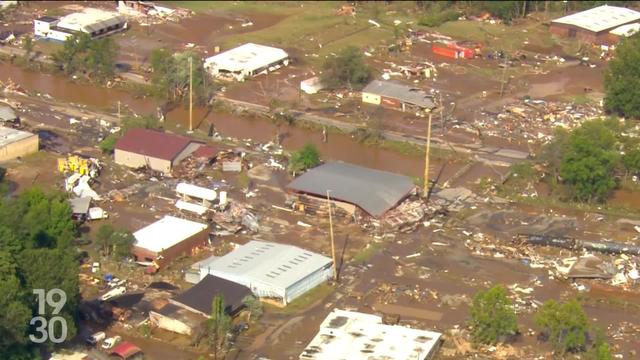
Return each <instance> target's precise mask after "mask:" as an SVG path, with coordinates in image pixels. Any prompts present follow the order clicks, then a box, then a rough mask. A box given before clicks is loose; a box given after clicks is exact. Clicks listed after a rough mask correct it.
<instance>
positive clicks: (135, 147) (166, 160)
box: [114, 129, 205, 175]
mask: <svg viewBox="0 0 640 360" xmlns="http://www.w3.org/2000/svg"><path fill="white" fill-rule="evenodd" d="M202 146H205V145H204V143H202V142H200V141H197V140H194V139H191V138H188V137H185V136H180V135H175V134H169V133H165V132H161V131H157V130H150V129H131V130H129V131H127V133H126V134H124V135H123V136H122V137H121V138H120V139H118V141H117V142H116V145H115V148H114V160H115V162H116V164H120V165H125V166H128V167H132V168H142V167H147V168H149V169H151V170H154V171H159V172H162V173H164V174H165V175H169V174H170V173H171V169H172V168H173V167H174V166H175V165H177V164H178V163H180V161H182V160H184V159H185V158H186V157H188V156H189V155H191V154H192V153H194V152H195V151H196V150H198V148H200V147H202Z"/></svg>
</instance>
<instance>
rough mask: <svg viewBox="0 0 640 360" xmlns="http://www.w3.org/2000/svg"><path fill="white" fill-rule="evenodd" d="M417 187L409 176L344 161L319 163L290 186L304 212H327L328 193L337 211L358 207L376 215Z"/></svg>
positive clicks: (382, 212) (349, 212)
mask: <svg viewBox="0 0 640 360" xmlns="http://www.w3.org/2000/svg"><path fill="white" fill-rule="evenodd" d="M415 188H416V186H415V185H414V183H413V180H412V179H411V178H410V177H408V176H403V175H398V174H394V173H390V172H387V171H381V170H375V169H369V168H365V167H362V166H358V165H353V164H347V163H343V162H332V163H327V164H324V165H320V166H318V167H316V168H313V169H311V170H309V171H307V172H306V173H304V174H303V175H300V176H298V177H297V178H295V179H294V180H293V181H292V182H291V183H289V185H287V190H288V191H289V192H292V193H294V194H295V195H296V196H297V203H298V205H299V208H300V209H301V210H303V211H308V210H310V211H312V212H317V211H326V210H327V208H326V206H327V193H328V194H329V197H330V199H331V202H332V207H335V208H336V211H338V212H340V213H343V212H344V213H346V214H347V215H352V214H354V213H355V212H356V208H357V209H360V210H362V211H364V212H365V213H366V214H368V215H370V216H373V217H376V218H379V217H381V216H383V215H384V214H385V213H386V212H387V211H389V210H391V209H393V208H394V207H396V206H397V205H398V204H399V203H400V202H402V201H403V200H404V199H406V198H407V197H409V196H410V195H411V194H412V193H414V192H415Z"/></svg>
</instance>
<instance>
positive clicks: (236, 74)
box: [204, 43, 289, 81]
mask: <svg viewBox="0 0 640 360" xmlns="http://www.w3.org/2000/svg"><path fill="white" fill-rule="evenodd" d="M287 65H289V54H287V53H286V52H285V51H284V50H282V49H278V48H275V47H271V46H265V45H259V44H254V43H247V44H244V45H241V46H238V47H236V48H233V49H231V50H228V51H225V52H223V53H220V54H217V55H214V56H211V57H209V58H207V59H205V61H204V67H205V69H207V70H208V71H209V72H210V73H211V74H212V75H213V76H216V77H221V78H229V79H233V80H237V81H243V80H244V79H246V78H248V77H253V76H256V75H258V74H262V73H265V74H266V73H268V72H270V71H275V70H277V69H279V68H280V67H282V66H287Z"/></svg>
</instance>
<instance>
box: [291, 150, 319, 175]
mask: <svg viewBox="0 0 640 360" xmlns="http://www.w3.org/2000/svg"><path fill="white" fill-rule="evenodd" d="M319 164H320V152H319V151H318V149H317V148H316V147H315V145H313V144H306V145H305V146H304V147H303V148H302V149H300V150H299V151H294V152H293V153H292V154H291V157H290V158H289V171H291V172H293V173H294V174H295V173H297V172H300V171H305V170H308V169H311V168H313V167H316V166H318V165H319Z"/></svg>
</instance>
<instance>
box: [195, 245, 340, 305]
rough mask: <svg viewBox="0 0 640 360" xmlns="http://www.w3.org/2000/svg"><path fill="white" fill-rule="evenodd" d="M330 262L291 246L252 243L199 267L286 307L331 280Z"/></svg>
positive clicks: (210, 259)
mask: <svg viewBox="0 0 640 360" xmlns="http://www.w3.org/2000/svg"><path fill="white" fill-rule="evenodd" d="M332 263H333V262H332V260H331V259H330V258H328V257H325V256H322V255H319V254H316V253H313V252H311V251H307V250H304V249H301V248H299V247H297V246H293V245H285V244H278V243H273V242H265V241H257V240H252V241H250V242H248V243H246V244H245V245H241V246H239V247H237V248H236V249H235V250H233V251H232V252H230V253H228V254H227V255H225V256H222V257H211V258H209V259H206V260H204V261H201V262H200V263H199V273H200V279H204V278H205V277H206V276H207V275H214V276H216V277H219V278H222V279H226V280H229V281H232V282H234V283H236V284H240V285H243V286H246V287H248V288H249V289H251V291H252V292H253V294H254V295H255V296H257V297H260V298H262V299H263V300H266V301H269V300H270V299H273V300H275V302H276V304H282V305H287V304H288V303H290V302H291V301H293V300H295V299H296V298H298V297H299V296H301V295H302V294H304V293H306V292H307V291H309V290H311V289H313V288H314V287H316V286H318V285H320V284H322V283H323V282H325V281H327V280H328V279H330V278H331V277H332V274H333V273H332V269H331V265H332Z"/></svg>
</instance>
